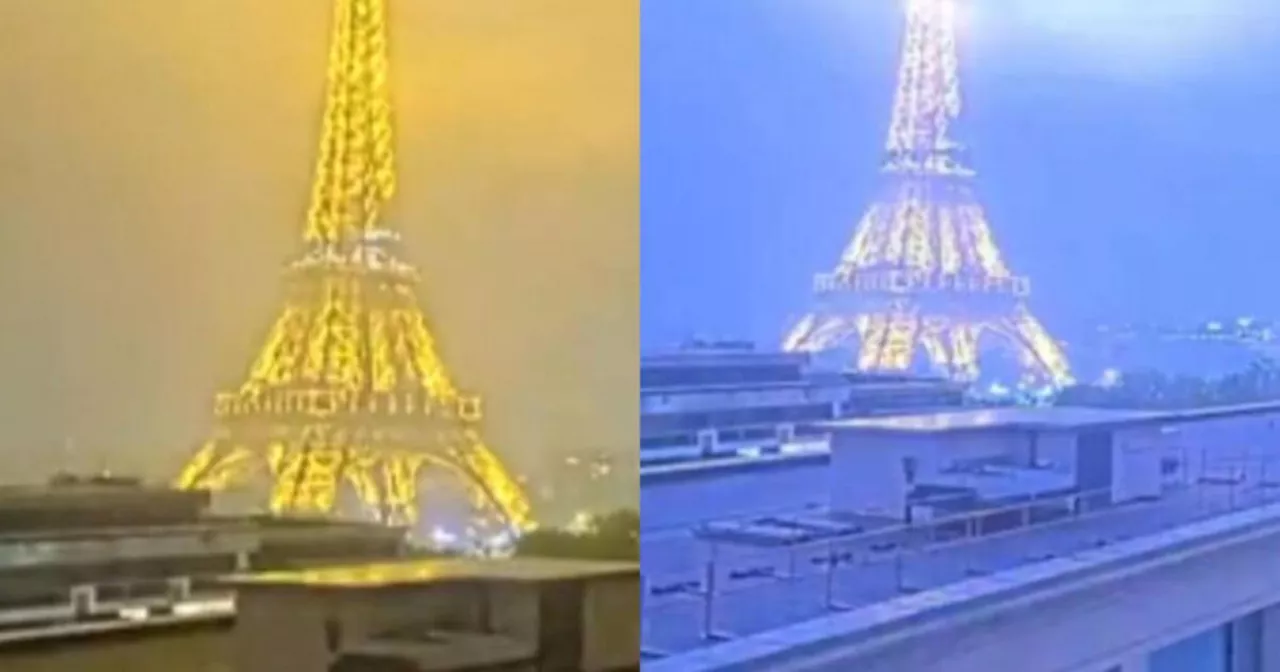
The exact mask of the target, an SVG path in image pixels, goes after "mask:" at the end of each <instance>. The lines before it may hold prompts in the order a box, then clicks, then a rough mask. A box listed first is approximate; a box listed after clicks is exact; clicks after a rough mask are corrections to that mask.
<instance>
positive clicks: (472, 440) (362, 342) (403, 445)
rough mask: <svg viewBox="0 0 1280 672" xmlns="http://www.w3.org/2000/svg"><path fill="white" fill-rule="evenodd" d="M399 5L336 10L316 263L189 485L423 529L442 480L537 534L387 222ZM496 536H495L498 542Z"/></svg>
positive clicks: (225, 404)
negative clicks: (426, 482) (423, 488)
mask: <svg viewBox="0 0 1280 672" xmlns="http://www.w3.org/2000/svg"><path fill="white" fill-rule="evenodd" d="M385 3H386V0H335V7H334V14H333V29H332V30H333V32H332V36H331V39H332V43H331V47H330V58H329V71H328V88H327V95H326V104H325V113H324V118H323V130H322V138H321V142H320V150H319V157H318V159H317V163H316V169H315V178H314V180H315V181H314V185H313V188H312V194H311V203H310V209H309V211H308V213H307V219H306V229H305V232H304V236H303V237H304V253H303V254H302V255H301V257H300V258H299V259H298V260H296V261H295V262H293V263H292V264H290V265H289V267H288V268H287V269H286V278H287V285H288V286H287V289H288V300H287V302H286V305H285V307H284V310H283V313H282V314H280V316H279V317H278V319H277V320H276V322H275V324H274V325H273V326H272V328H271V331H270V334H269V336H268V337H267V342H266V345H265V347H263V348H262V350H261V351H260V353H259V355H258V357H257V359H256V361H255V362H254V363H253V365H252V368H251V369H250V371H249V374H248V379H247V380H245V381H244V382H243V383H242V384H241V385H240V387H239V388H238V389H235V390H234V391H230V392H225V393H222V394H219V395H218V397H217V399H216V402H215V415H216V419H217V429H216V431H215V432H214V434H213V436H212V437H211V438H210V439H209V440H208V441H207V442H206V443H205V445H204V446H203V447H202V448H201V449H200V450H199V452H197V453H196V455H195V456H194V457H193V458H192V459H191V460H190V461H189V462H188V464H187V466H186V468H185V469H184V470H183V471H182V473H181V474H180V476H179V477H178V485H179V486H180V487H183V488H206V489H211V490H214V491H224V490H229V489H233V488H238V487H247V486H249V485H250V484H253V483H255V482H258V483H262V484H263V485H265V487H266V488H267V489H268V490H269V491H270V494H269V499H268V502H267V505H268V507H269V508H270V510H271V511H273V512H276V513H282V514H285V513H287V514H302V515H326V514H332V513H334V512H336V511H338V510H339V509H340V508H341V507H345V506H346V502H348V501H350V502H352V503H353V504H354V505H355V506H357V507H359V508H360V509H361V513H362V514H371V515H373V516H375V517H376V518H378V519H380V520H384V521H387V522H395V523H411V522H413V521H415V520H417V518H418V514H419V506H420V502H419V484H420V483H421V481H422V478H423V477H424V475H426V474H427V473H428V472H429V471H430V470H432V469H439V470H442V472H441V473H450V474H452V475H454V476H456V478H457V479H459V481H458V482H460V483H461V484H463V486H464V490H465V492H467V493H468V496H469V497H470V498H471V499H472V500H473V501H472V504H473V505H474V506H475V507H476V508H475V509H473V511H475V512H476V520H477V522H483V523H490V524H491V523H494V522H497V523H500V524H501V525H502V526H503V528H505V529H511V528H516V529H520V528H524V527H527V526H528V525H529V524H530V517H529V516H530V513H529V503H528V500H527V498H526V496H525V494H524V492H523V488H522V487H521V486H520V484H519V483H518V482H517V481H516V480H515V479H513V478H512V476H511V475H510V474H509V473H508V471H507V470H506V468H505V467H504V466H503V464H502V463H501V461H500V460H499V459H498V458H497V457H496V456H495V455H494V454H493V453H492V452H491V451H490V450H489V449H488V448H487V447H486V446H485V444H484V443H483V442H482V440H481V436H480V432H479V425H478V423H479V420H480V416H481V405H480V399H479V397H476V396H470V395H466V394H463V393H461V392H460V391H459V390H458V389H457V388H456V387H455V386H454V383H453V381H452V380H450V377H449V374H448V372H447V371H446V369H445V366H444V363H443V362H442V360H441V359H440V356H439V354H438V353H437V350H436V343H435V340H434V339H433V337H432V334H431V331H430V330H429V329H428V327H427V323H426V320H425V319H424V316H423V313H422V312H421V310H420V308H419V307H418V301H417V297H416V291H415V289H416V285H417V283H418V274H417V272H416V270H415V269H414V268H412V267H411V266H410V265H409V264H407V263H405V262H404V261H402V260H401V259H400V258H399V257H398V256H397V248H398V241H399V236H398V234H397V233H395V232H394V231H392V230H391V229H389V228H387V226H386V223H385V222H384V216H383V211H384V208H385V206H386V205H387V204H388V202H389V201H390V199H391V198H392V195H393V193H394V192H395V189H396V169H395V149H394V137H393V124H392V111H391V98H390V95H389V92H388V67H387V61H388V50H387V19H386V5H385ZM490 529H492V528H490Z"/></svg>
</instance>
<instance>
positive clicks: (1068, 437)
mask: <svg viewBox="0 0 1280 672" xmlns="http://www.w3.org/2000/svg"><path fill="white" fill-rule="evenodd" d="M1277 420H1280V403H1271V404H1253V405H1248V406H1233V407H1222V408H1210V409H1199V410H1195V411H1183V412H1169V413H1147V412H1123V411H1102V412H1099V411H1091V410H1085V409H1067V408H1057V409H1055V408H1049V409H1008V410H995V411H989V410H975V411H961V412H950V413H940V414H934V415H920V416H906V417H896V418H881V419H848V420H841V421H835V422H831V423H827V424H826V425H825V426H826V427H827V428H829V429H830V431H832V432H833V438H832V456H831V459H830V463H829V465H828V466H826V467H824V468H823V471H822V475H821V477H818V475H817V474H818V472H817V471H816V470H815V471H811V472H807V473H806V474H805V476H804V481H803V482H804V483H807V484H808V489H809V490H817V491H820V492H821V493H823V494H822V496H821V499H822V501H821V502H817V503H814V504H811V505H808V506H799V507H794V508H791V509H788V510H775V511H770V512H767V513H756V514H751V515H746V516H741V517H734V518H730V519H724V520H716V521H706V522H700V523H698V524H695V525H691V526H687V527H685V528H684V529H675V528H671V529H667V530H663V531H662V532H661V533H660V534H652V533H651V534H650V538H649V539H648V540H647V541H646V542H644V543H645V546H644V555H643V557H644V570H643V571H644V576H645V593H644V600H645V605H644V613H645V628H646V629H645V638H644V642H645V651H646V653H647V655H648V656H649V660H651V661H653V662H652V663H651V665H652V669H654V670H667V669H670V670H716V669H734V670H757V669H758V670H774V669H797V670H799V669H814V670H818V669H859V670H864V669H865V670H872V669H875V670H879V669H882V668H881V667H875V666H874V665H878V664H879V663H877V662H876V661H878V660H880V659H879V658H877V657H876V656H877V655H883V656H888V655H889V654H888V653H884V652H885V651H888V650H889V649H888V648H885V647H890V644H891V642H903V641H906V640H905V639H904V638H908V637H917V636H919V637H924V635H923V634H920V633H922V632H924V630H920V628H922V627H924V626H921V625H920V624H921V623H925V622H927V623H930V624H933V625H930V626H928V627H929V628H934V627H935V626H936V627H943V626H941V625H937V624H939V623H943V622H946V623H952V622H960V621H958V620H956V619H960V620H963V621H964V622H966V623H969V622H972V623H975V624H976V623H977V620H974V619H979V620H980V619H981V618H984V616H983V614H987V613H989V612H988V611H987V610H988V609H989V608H991V609H993V608H994V607H991V606H990V605H991V604H994V603H995V601H996V600H1005V599H1008V600H1014V601H1016V600H1021V599H1024V597H1025V591H1027V590H1031V588H1030V587H1028V586H1039V588H1036V590H1042V589H1043V590H1049V588H1046V587H1045V586H1050V585H1052V586H1055V587H1054V588H1053V590H1055V591H1058V592H1059V593H1061V592H1062V591H1065V590H1068V589H1071V590H1075V588H1074V586H1079V587H1080V590H1084V589H1085V587H1087V586H1088V585H1093V584H1089V583H1087V582H1086V583H1081V582H1082V581H1084V580H1083V579H1076V578H1068V577H1076V576H1085V575H1089V576H1094V575H1095V574H1096V573H1097V572H1104V574H1106V575H1107V576H1115V577H1117V578H1115V579H1113V580H1115V581H1119V580H1121V579H1120V578H1118V577H1120V575H1119V574H1114V572H1117V571H1120V570H1119V569H1117V568H1125V567H1129V568H1135V567H1138V566H1140V565H1141V563H1154V564H1152V567H1155V566H1156V565H1159V566H1162V567H1163V566H1165V565H1164V564H1163V563H1169V562H1174V559H1176V558H1179V557H1184V556H1182V555H1177V554H1176V553H1174V552H1173V551H1165V550H1161V549H1166V548H1170V549H1173V548H1180V549H1184V550H1182V551H1178V553H1192V552H1193V551H1192V550H1187V549H1191V548H1193V547H1194V549H1197V550H1194V553H1214V552H1218V551H1215V550H1214V549H1217V548H1220V544H1222V543H1226V542H1224V541H1223V539H1226V538H1228V537H1230V538H1233V539H1234V538H1236V537H1234V536H1231V535H1236V534H1246V533H1247V534H1262V532H1260V531H1259V530H1264V529H1274V530H1275V531H1276V532H1277V533H1280V508H1277V506H1280V442H1278V441H1277V440H1276V439H1277V438H1280V435H1277V433H1276V432H1277V429H1276V421H1277ZM759 480H761V481H764V480H765V479H764V477H760V479H759ZM691 487H696V486H691ZM701 487H703V488H707V489H711V488H715V487H716V486H715V482H714V481H710V480H708V481H706V482H705V483H703V484H702V485H701ZM769 487H770V486H769V485H768V484H766V483H761V484H759V485H758V486H757V487H753V486H752V484H751V479H748V478H743V479H741V480H740V481H737V482H736V485H735V486H734V488H732V489H728V488H726V489H724V490H723V492H721V493H720V496H724V497H728V496H731V495H732V494H733V493H737V497H738V498H739V500H743V501H750V500H757V499H761V498H762V497H764V496H765V495H766V494H767V493H765V492H764V490H766V489H768V488H769ZM689 498H690V501H693V500H695V499H696V492H694V490H691V491H690V494H689ZM682 501H683V500H682ZM656 506H657V504H655V507H656ZM648 508H649V507H648V505H646V510H648ZM1241 526H1243V527H1241ZM1268 526H1269V527H1268ZM1268 534H1269V533H1268ZM1215 535H1216V536H1215ZM1223 535H1226V536H1223ZM1242 538H1243V537H1242ZM1250 538H1252V537H1250ZM1275 539H1276V543H1280V536H1277V537H1276V538H1275ZM1215 540H1216V541H1215ZM1258 543H1261V542H1258ZM1222 552H1225V551H1222ZM1268 552H1270V551H1268ZM1186 557H1193V556H1186ZM1194 557H1199V556H1194ZM1206 557H1207V556H1206ZM1232 557H1233V558H1234V556H1232ZM1250 557H1252V556H1250ZM1260 557H1261V556H1260ZM1224 562H1225V561H1224ZM1230 562H1244V559H1232V560H1230ZM1117 563H1119V564H1117ZM1143 566H1145V565H1143ZM1103 568H1105V570H1104V569H1103ZM1135 571H1136V570H1135ZM1152 571H1155V570H1154V569H1153V570H1152ZM1161 571H1164V570H1161ZM1169 571H1172V570H1169ZM1082 572H1083V574H1082ZM1099 580H1100V579H1099ZM1109 580H1112V579H1109ZM1220 580H1221V579H1220ZM1241 580H1242V581H1243V580H1244V578H1241ZM1256 580H1257V581H1264V580H1265V576H1262V577H1261V578H1257V579H1256ZM1046 582H1048V583H1046ZM1255 583H1256V581H1255ZM1276 588H1277V590H1280V586H1276ZM1241 589H1242V590H1244V588H1241ZM1255 589H1257V588H1256V587H1255ZM1117 590H1118V588H1117ZM1019 591H1022V592H1019ZM1210 592H1212V591H1211V590H1210ZM1037 594H1039V593H1037ZM1045 594H1046V595H1047V594H1048V593H1045ZM1055 594H1058V593H1055ZM997 595H999V596H1000V597H998V598H997V597H996V596H997ZM1018 595H1024V597H1017V596H1018ZM1025 599H1029V598H1025ZM1045 599H1048V598H1047V597H1046V598H1045ZM1062 599H1066V598H1065V597H1064V598H1062ZM1259 599H1261V598H1259ZM1274 602H1275V603H1277V604H1280V592H1278V593H1277V594H1276V596H1275V600H1274ZM1001 604H1003V602H1002V603H1001ZM1009 604H1014V602H1010V603H1009ZM1162 604H1163V605H1164V606H1163V607H1161V608H1162V609H1165V610H1169V609H1171V608H1172V607H1173V605H1172V604H1168V603H1162ZM1242 604H1243V603H1242ZM977 605H988V606H984V607H981V608H980V607H979V606H977ZM1196 605H1197V602H1196V601H1195V600H1188V604H1187V605H1185V606H1186V607H1187V608H1188V609H1192V608H1195V607H1196ZM1009 608H1011V609H1012V608H1013V607H1009ZM1064 608H1065V607H1064ZM1150 608H1151V606H1150V605H1148V610H1149V609H1150ZM1206 608H1207V607H1206ZM1241 608H1243V607H1241ZM1224 613H1225V612H1224ZM1222 618H1223V619H1225V620H1231V618H1234V617H1233V616H1230V615H1226V616H1223V617H1222ZM1276 618H1277V619H1280V616H1277V617H1276ZM1139 622H1140V621H1139V620H1138V619H1137V617H1136V616H1132V615H1130V616H1129V617H1128V621H1121V622H1120V623H1121V624H1127V626H1128V627H1133V628H1137V627H1138V625H1137V624H1138V623H1139ZM1278 622H1280V621H1278ZM1121 624H1117V625H1115V626H1113V627H1114V628H1115V629H1117V631H1120V630H1123V627H1122V625H1121ZM947 627H950V626H947ZM956 627H959V626H956ZM966 627H968V626H966ZM973 627H977V626H976V625H974V626H973ZM1028 627H1030V626H1028ZM1153 627H1154V626H1153ZM1205 627H1208V626H1205ZM1277 627H1280V626H1277ZM930 632H932V630H930ZM966 632H968V631H966ZM1132 632H1133V633H1134V634H1133V638H1134V639H1133V641H1134V642H1136V641H1137V640H1138V639H1140V638H1141V637H1145V636H1149V639H1150V641H1148V643H1147V644H1146V646H1148V647H1149V648H1158V646H1156V645H1155V644H1152V642H1155V641H1156V638H1155V636H1154V635H1151V634H1150V633H1146V634H1144V633H1145V631H1141V632H1140V631H1138V630H1133V631H1132ZM819 633H821V634H819ZM1186 634H1193V633H1186ZM1174 639H1177V638H1176V637H1175V638H1174ZM911 641H916V640H914V639H913V640H911ZM921 641H923V640H921ZM819 642H822V643H819ZM1278 643H1280V641H1278ZM855 644H856V646H855ZM1059 645H1060V646H1061V647H1065V646H1066V645H1065V644H1062V643H1061V642H1060V643H1059ZM1133 646H1134V647H1137V644H1133ZM823 647H826V648H823ZM842 647H843V648H842ZM1076 648H1077V649H1078V650H1079V651H1085V650H1086V649H1087V645H1086V644H1080V645H1078V646H1077V647H1076ZM855 649H856V650H857V651H858V652H859V653H857V655H854V653H852V652H853V651H854V650H855ZM936 651H937V650H936V649H935V653H936ZM766 652H769V653H766ZM819 652H824V653H822V654H821V655H819ZM839 652H843V653H839ZM873 652H880V653H873ZM904 655H905V654H904ZM1063 655H1064V656H1066V655H1068V654H1067V653H1064V654H1063ZM1080 655H1082V656H1083V655H1084V654H1083V653H1082V654H1080ZM1089 655H1093V654H1089ZM1144 655H1145V654H1144ZM822 656H827V658H825V660H827V661H828V662H827V663H825V665H826V667H823V666H822V665H817V663H814V662H813V661H816V660H818V659H819V658H821V657H822ZM841 656H844V657H841ZM859 656H861V657H859ZM935 658H936V659H937V660H934V661H933V662H929V661H923V660H922V659H919V657H918V656H917V657H916V658H913V659H912V660H915V661H916V662H915V663H913V665H919V667H892V666H889V667H883V669H885V670H895V671H896V672H916V671H917V670H948V671H949V670H953V669H954V670H961V669H963V670H969V669H980V668H976V667H972V668H971V667H954V668H952V667H946V666H942V667H938V665H942V662H939V661H944V660H947V661H949V660H950V659H947V658H945V657H942V656H940V655H935ZM801 659H804V660H807V661H809V663H806V665H810V666H807V667H806V666H798V667H791V666H790V663H789V662H786V661H791V660H801ZM884 660H886V661H897V664H899V665H901V664H902V661H903V660H906V658H893V657H887V658H884ZM1082 660H1083V659H1082ZM836 661H839V664H836ZM854 661H856V663H855V662H854ZM784 663H785V664H784ZM886 664H887V663H886ZM831 665H835V667H831ZM842 665H843V666H842ZM850 665H852V667H849V666H850ZM1107 667H1108V666H1107V665H1106V660H1105V659H1104V660H1101V661H1100V662H1099V663H1098V664H1096V665H1095V667H1092V668H1090V667H1088V666H1085V667H1081V668H1079V669H1081V670H1088V669H1097V670H1106V669H1107ZM646 669H650V668H649V665H647V666H646ZM1021 669H1026V670H1028V671H1030V670H1039V669H1045V670H1049V669H1053V670H1059V669H1061V670H1066V669H1072V670H1074V669H1077V668H1075V667H1044V668H1040V667H1034V666H1028V667H1024V668H1021ZM1206 669H1210V668H1206ZM1215 669H1216V668H1215Z"/></svg>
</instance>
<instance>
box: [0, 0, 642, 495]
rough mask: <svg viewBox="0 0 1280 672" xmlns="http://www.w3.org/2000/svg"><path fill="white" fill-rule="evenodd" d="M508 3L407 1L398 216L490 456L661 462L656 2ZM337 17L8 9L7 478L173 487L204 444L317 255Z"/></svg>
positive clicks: (1, 454) (73, 7) (0, 85)
mask: <svg viewBox="0 0 1280 672" xmlns="http://www.w3.org/2000/svg"><path fill="white" fill-rule="evenodd" d="M481 4H483V6H476V3H471V2H469V1H468V0H412V1H401V0H391V2H390V10H389V14H390V17H391V39H392V47H391V48H392V63H391V68H392V89H393V95H394V98H395V100H394V103H395V105H396V114H397V123H398V129H397V130H398V149H399V155H398V162H399V167H400V190H399V192H398V195H397V199H396V201H395V202H394V203H393V205H392V207H391V213H390V220H389V221H390V223H391V224H392V225H393V226H394V227H397V228H399V229H400V230H401V231H402V232H403V233H404V234H405V242H406V256H407V258H408V260H410V261H412V262H414V263H415V264H416V265H418V266H419V268H420V270H421V272H422V275H423V284H422V288H421V294H420V296H421V299H422V304H423V306H424V308H425V310H426V313H427V316H428V319H429V320H430V323H431V325H432V327H433V332H434V335H435V336H436V339H437V342H438V344H439V347H440V350H441V353H442V356H443V357H444V359H445V361H446V363H447V365H448V366H449V367H450V369H451V371H452V372H453V375H454V378H455V380H456V381H457V383H458V384H459V385H460V387H462V388H463V389H466V390H471V391H476V392H479V393H481V394H482V395H483V396H484V397H485V400H486V404H487V406H486V409H487V427H488V437H489V442H490V443H491V444H492V445H493V446H494V447H495V449H496V450H497V451H498V452H499V453H500V454H501V455H503V456H504V457H506V458H508V460H509V461H510V462H511V463H512V464H513V466H514V467H515V468H516V469H517V470H519V471H524V472H528V473H529V475H530V476H532V477H534V478H537V477H538V466H539V458H540V456H542V455H545V454H547V452H548V451H559V450H581V449H592V448H596V449H609V450H613V451H616V452H619V453H622V454H625V455H632V454H634V451H635V446H636V437H635V435H636V419H635V408H636V407H637V398H636V397H637V387H638V383H637V374H636V364H635V362H636V361H637V352H638V329H639V326H638V304H637V302H638V296H639V287H638V259H637V249H638V226H639V221H638V211H639V207H638V136H637V131H638V123H639V122H638V114H639V102H638V93H639V92H638V83H637V82H636V81H635V79H634V77H619V76H618V73H635V72H637V71H638V67H639V65H638V58H639V54H638V49H639V45H638V35H637V31H636V29H635V27H636V14H637V9H636V4H635V3H634V2H629V1H627V2H615V1H610V2H584V1H582V0H539V2H537V3H528V2H524V1H523V0H507V1H506V2H487V3H481ZM329 5H330V3H328V2H315V1H314V0H272V1H271V2H262V1H261V0H185V1H183V2H171V1H169V0H128V1H127V2H121V1H120V0H16V1H11V2H5V3H3V4H2V5H0V45H3V48H2V49H0V91H4V102H3V104H0V290H2V297H0V307H2V308H3V312H0V407H2V409H3V410H0V481H15V480H32V479H37V478H43V477H44V476H45V475H47V473H48V472H49V471H50V470H54V469H76V470H83V469H97V468H108V467H109V468H112V469H114V470H115V471H117V472H135V473H141V474H143V475H145V476H148V477H152V478H164V477H168V476H171V475H172V474H173V472H174V471H175V470H176V469H177V468H178V467H180V466H181V463H182V462H183V461H184V459H185V458H186V457H188V455H190V453H191V452H192V451H193V450H194V449H195V448H196V447H197V445H198V444H199V443H200V442H201V441H202V440H203V438H204V436H205V434H206V432H207V431H208V429H209V427H210V414H211V409H212V398H213V394H214V393H215V391H217V390H219V389H223V388H227V387H231V386H235V385H238V384H239V382H240V380H241V379H242V377H243V376H244V374H245V372H246V371H247V368H248V366H249V364H250V362H251V359H252V357H253V356H254V355H255V354H256V352H257V350H258V348H259V347H260V346H261V345H262V342H263V339H264V337H265V334H266V330H267V328H268V327H269V326H270V324H271V322H272V320H273V319H274V318H275V317H276V314H277V312H278V311H279V309H280V307H281V297H282V291H281V290H282V287H281V283H280V271H281V267H282V265H283V264H284V263H285V262H286V261H288V260H289V259H290V258H291V257H292V256H293V254H294V253H295V252H297V250H298V249H299V245H300V233H301V230H302V225H303V221H304V214H305V207H306V200H307V197H308V195H309V193H310V178H311V173H312V169H313V161H314V156H315V147H316V144H317V139H318V129H319V117H320V113H321V106H322V102H323V85H324V73H325V61H326V57H327V53H328V44H327V41H328V36H329V20H330V16H329V14H330V7H329ZM67 446H70V449H68V448H67Z"/></svg>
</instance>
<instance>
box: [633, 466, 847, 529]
mask: <svg viewBox="0 0 1280 672" xmlns="http://www.w3.org/2000/svg"><path fill="white" fill-rule="evenodd" d="M828 466H829V463H828V461H827V460H826V459H825V458H814V457H806V458H803V459H797V460H791V461H786V462H771V463H768V464H764V463H762V464H760V465H758V466H752V467H750V468H738V467H733V468H713V469H706V470H703V471H699V472H685V473H682V474H681V475H679V476H678V477H665V476H664V477H662V478H652V479H651V478H645V479H644V480H642V482H641V487H640V510H641V511H643V512H644V516H643V517H642V518H643V519H642V521H641V524H642V525H643V526H644V527H643V529H644V531H645V532H646V533H648V532H651V531H660V530H666V529H677V528H682V527H684V528H687V527H690V526H692V525H696V524H698V523H702V522H705V521H710V520H723V519H725V518H733V517H738V516H749V515H753V514H757V513H768V512H776V511H786V510H796V509H800V508H803V507H805V506H806V505H810V504H819V505H825V504H827V503H828V502H829V501H830V500H829V495H828V493H829V491H830V488H829V486H828V480H827V478H828Z"/></svg>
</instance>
